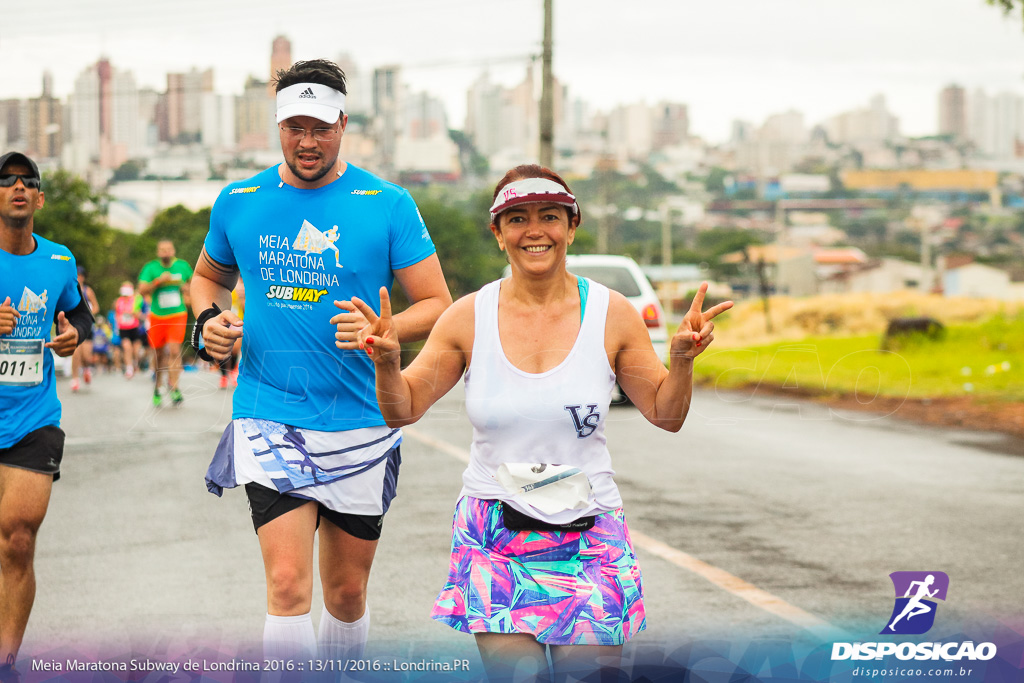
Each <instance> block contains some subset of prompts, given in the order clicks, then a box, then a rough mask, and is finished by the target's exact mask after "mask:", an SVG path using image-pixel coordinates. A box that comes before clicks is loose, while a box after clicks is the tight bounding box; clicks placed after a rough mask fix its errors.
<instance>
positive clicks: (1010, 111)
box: [968, 89, 1024, 160]
mask: <svg viewBox="0 0 1024 683" xmlns="http://www.w3.org/2000/svg"><path fill="white" fill-rule="evenodd" d="M969 107H970V115H969V116H968V136H969V137H970V139H971V141H972V142H974V145H975V147H976V148H977V150H978V152H980V153H981V155H982V156H985V157H988V158H990V159H996V160H1008V159H1014V158H1016V157H1017V149H1018V145H1019V143H1020V141H1022V140H1024V98H1021V97H1020V95H1016V94H1014V93H1009V92H1003V93H999V94H997V95H993V96H989V95H987V94H986V93H985V91H983V90H981V89H978V90H976V91H975V92H974V94H973V95H972V96H971V99H970V102H969Z"/></svg>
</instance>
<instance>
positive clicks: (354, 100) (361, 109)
mask: <svg viewBox="0 0 1024 683" xmlns="http://www.w3.org/2000/svg"><path fill="white" fill-rule="evenodd" d="M335 63H336V64H337V65H338V66H339V67H341V70H342V71H343V72H345V89H346V90H348V93H347V94H346V95H345V113H346V114H348V115H349V116H353V115H356V116H371V115H372V114H373V80H372V79H370V78H366V74H365V73H364V72H363V70H362V69H360V68H359V65H358V64H356V62H355V60H354V59H352V56H351V55H349V54H347V53H342V54H340V55H338V59H337V61H336V62H335Z"/></svg>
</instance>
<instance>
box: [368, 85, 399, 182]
mask: <svg viewBox="0 0 1024 683" xmlns="http://www.w3.org/2000/svg"><path fill="white" fill-rule="evenodd" d="M400 77H401V67H399V66H397V65H389V66H382V67H379V68H377V69H374V71H373V116H374V125H375V127H376V142H377V153H378V155H379V157H380V158H379V164H380V170H381V172H382V173H384V174H389V173H393V172H394V171H395V145H396V140H397V138H398V133H399V127H400V125H401V120H400V112H401V110H402V100H403V98H402V84H401V81H400Z"/></svg>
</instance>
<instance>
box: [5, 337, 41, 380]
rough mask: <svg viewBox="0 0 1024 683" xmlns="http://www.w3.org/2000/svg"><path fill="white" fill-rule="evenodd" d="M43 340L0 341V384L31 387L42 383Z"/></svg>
mask: <svg viewBox="0 0 1024 683" xmlns="http://www.w3.org/2000/svg"><path fill="white" fill-rule="evenodd" d="M44 350H45V349H44V347H43V340H42V339H4V340H0V384H5V385H8V386H33V385H36V384H39V383H40V382H42V381H43V351H44Z"/></svg>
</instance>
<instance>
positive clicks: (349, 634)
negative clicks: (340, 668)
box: [317, 605, 370, 660]
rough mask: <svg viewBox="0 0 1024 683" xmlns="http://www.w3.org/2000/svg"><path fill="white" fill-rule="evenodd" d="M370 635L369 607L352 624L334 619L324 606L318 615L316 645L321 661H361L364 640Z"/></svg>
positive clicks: (364, 644) (364, 646) (364, 645)
mask: <svg viewBox="0 0 1024 683" xmlns="http://www.w3.org/2000/svg"><path fill="white" fill-rule="evenodd" d="M369 635H370V606H369V605H367V606H366V610H365V611H364V612H363V616H361V617H359V618H358V619H356V620H355V621H353V622H352V623H348V622H345V621H341V620H340V619H335V618H334V616H333V615H332V614H331V613H330V612H328V611H327V606H326V605H325V606H324V611H323V614H321V615H320V635H319V637H318V638H317V645H319V647H320V658H321V659H334V660H346V659H362V657H363V650H364V649H365V648H366V640H367V638H368V636H369Z"/></svg>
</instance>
